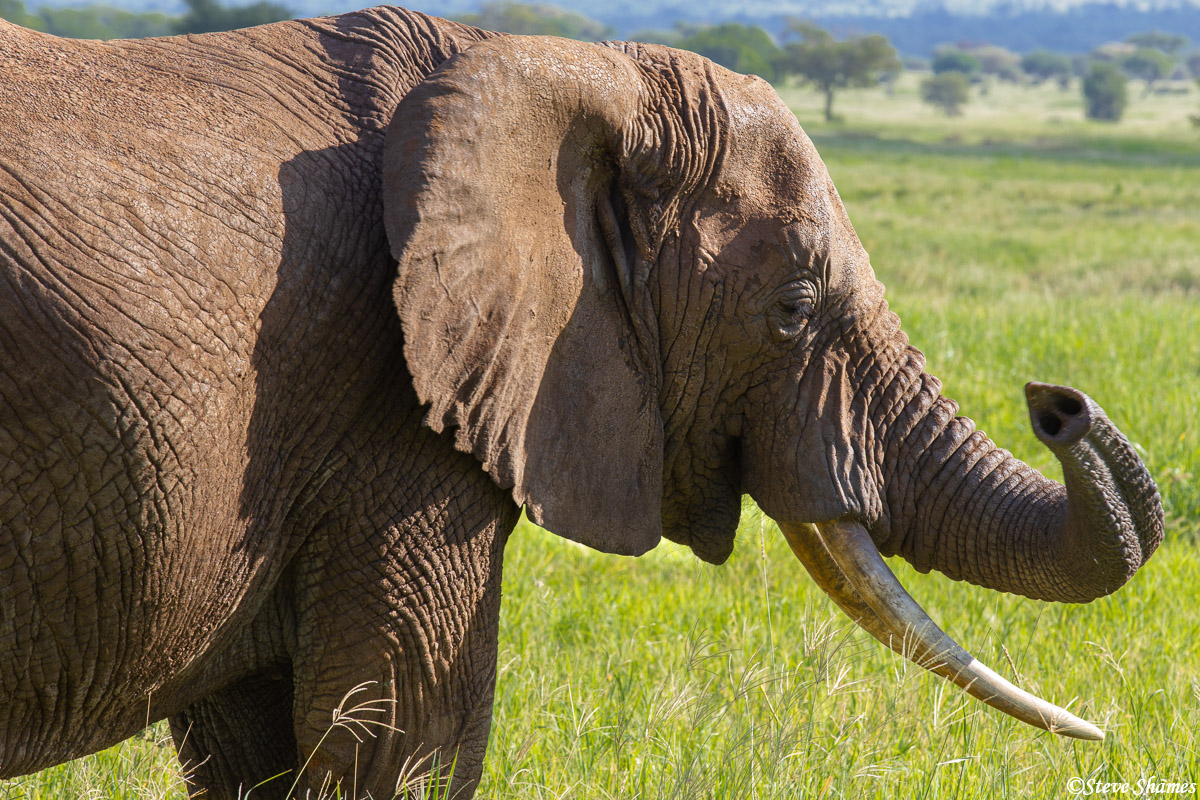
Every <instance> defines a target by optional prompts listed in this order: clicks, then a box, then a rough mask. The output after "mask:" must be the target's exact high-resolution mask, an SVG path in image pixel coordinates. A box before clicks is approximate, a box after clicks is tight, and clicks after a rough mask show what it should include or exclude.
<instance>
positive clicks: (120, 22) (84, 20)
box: [38, 6, 177, 39]
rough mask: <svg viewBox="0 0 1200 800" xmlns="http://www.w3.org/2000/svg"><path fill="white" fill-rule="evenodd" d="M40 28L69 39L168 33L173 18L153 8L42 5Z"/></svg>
mask: <svg viewBox="0 0 1200 800" xmlns="http://www.w3.org/2000/svg"><path fill="white" fill-rule="evenodd" d="M38 14H39V15H40V16H41V18H42V20H43V21H44V22H45V26H44V28H43V29H44V30H45V31H46V32H47V33H53V34H54V35H55V36H66V37H68V38H71V39H141V38H144V37H146V36H169V35H170V34H172V33H174V32H175V24H176V21H177V20H176V19H175V18H172V17H168V16H167V15H166V14H160V13H156V12H146V13H141V14H138V13H134V12H131V11H125V10H124V9H120V8H113V7H112V6H81V7H79V8H51V7H49V6H45V7H43V8H42V9H41V10H40V11H39V12H38Z"/></svg>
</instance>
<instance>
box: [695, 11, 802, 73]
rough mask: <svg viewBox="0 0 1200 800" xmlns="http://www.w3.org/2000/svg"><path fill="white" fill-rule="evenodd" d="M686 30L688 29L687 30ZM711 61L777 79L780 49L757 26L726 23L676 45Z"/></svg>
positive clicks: (705, 28) (697, 32)
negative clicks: (776, 67)
mask: <svg viewBox="0 0 1200 800" xmlns="http://www.w3.org/2000/svg"><path fill="white" fill-rule="evenodd" d="M685 30H687V29H685ZM675 46H676V47H680V48H682V49H684V50H691V51H692V52H693V53H699V54H700V55H702V56H704V57H705V58H711V59H712V60H713V61H715V62H717V63H718V64H720V65H721V66H723V67H728V68H729V69H731V70H733V71H734V72H745V73H747V74H750V75H757V76H759V77H760V78H763V79H765V80H768V81H773V80H775V63H776V62H777V61H778V60H779V56H780V54H781V53H780V50H779V46H778V45H776V44H775V40H774V39H772V38H771V35H770V34H769V33H767V32H766V31H764V30H763V29H762V28H760V27H758V26H757V25H743V24H741V23H740V22H724V23H721V24H720V25H706V26H703V27H699V28H695V29H692V30H691V31H690V32H689V33H687V35H685V36H684V37H683V38H682V39H680V40H679V43H678V44H676V45H675Z"/></svg>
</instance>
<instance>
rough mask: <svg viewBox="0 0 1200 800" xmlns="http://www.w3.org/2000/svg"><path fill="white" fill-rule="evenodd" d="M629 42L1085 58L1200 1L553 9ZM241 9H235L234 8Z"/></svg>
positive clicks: (731, 0) (1192, 26)
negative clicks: (795, 20)
mask: <svg viewBox="0 0 1200 800" xmlns="http://www.w3.org/2000/svg"><path fill="white" fill-rule="evenodd" d="M103 1H104V2H105V3H106V4H107V5H114V6H119V7H121V8H124V9H127V10H130V11H161V12H164V13H169V14H180V13H183V11H185V10H186V9H185V7H184V5H183V2H182V0H103ZM279 1H280V2H283V3H284V5H287V6H288V7H289V8H291V9H292V10H293V11H294V12H295V14H296V15H297V16H301V17H305V16H319V15H322V14H339V13H342V12H344V11H351V10H354V9H357V8H362V7H364V6H367V5H374V4H376V3H377V2H380V1H381V0H279ZM551 1H552V2H553V4H554V5H557V6H560V7H562V8H565V9H568V10H571V11H577V12H579V13H581V14H585V15H587V16H589V17H592V18H593V19H597V20H599V21H600V22H604V23H607V24H608V25H611V26H612V27H613V28H615V29H616V30H617V35H618V36H619V37H629V36H631V35H632V34H635V33H637V32H638V31H645V30H648V29H659V30H667V29H670V28H672V27H673V26H674V25H675V24H676V23H677V22H680V21H685V22H698V23H715V22H724V21H736V22H745V23H751V24H755V25H761V26H762V27H764V28H766V29H767V30H768V31H770V32H771V33H773V34H778V33H779V32H781V31H782V30H783V26H784V20H785V19H786V18H787V17H801V18H804V19H809V20H813V21H815V22H817V23H818V24H820V25H822V26H823V27H827V28H830V29H833V30H834V31H835V32H837V33H839V34H847V33H882V34H883V35H885V36H887V37H888V38H889V39H891V40H892V43H893V45H894V46H895V47H896V49H898V50H899V51H900V52H901V53H904V54H907V55H917V56H928V55H929V54H930V53H931V52H932V50H933V48H934V47H935V46H937V45H938V44H943V43H958V42H972V43H985V42H986V43H990V44H996V45H1001V46H1003V47H1007V48H1009V49H1011V50H1016V51H1018V52H1027V51H1029V50H1034V49H1037V48H1043V47H1044V48H1047V49H1051V50H1059V51H1062V52H1070V53H1083V52H1087V51H1089V50H1091V49H1092V48H1094V47H1096V46H1097V45H1100V44H1103V43H1104V42H1109V41H1117V40H1121V39H1124V38H1125V37H1126V36H1128V35H1129V34H1131V33H1137V32H1140V31H1148V30H1165V31H1169V32H1171V33H1176V34H1181V35H1184V36H1187V37H1188V38H1189V39H1191V41H1192V43H1193V46H1196V47H1200V0H1159V1H1158V2H1155V0H1149V1H1148V2H1146V1H1145V0H1137V2H1136V4H1135V3H1132V2H1131V3H1125V4H1117V3H1097V2H1087V1H1086V0H998V1H997V2H992V0H942V1H941V2H933V3H931V2H930V0H740V2H739V1H738V0H607V1H606V2H597V0H557V1H556V2H554V0H551ZM86 2H87V0H42V2H41V3H39V2H38V0H32V1H31V2H27V6H28V7H31V8H36V7H38V6H39V5H43V4H44V5H52V6H70V5H83V4H86ZM235 2H236V0H235ZM481 2H482V0H408V2H405V0H398V4H400V5H405V6H407V7H408V8H412V9H416V10H418V11H424V12H426V13H429V14H434V15H437V16H444V17H453V16H459V15H461V14H465V13H469V12H472V11H476V10H478V8H479V6H480V5H481Z"/></svg>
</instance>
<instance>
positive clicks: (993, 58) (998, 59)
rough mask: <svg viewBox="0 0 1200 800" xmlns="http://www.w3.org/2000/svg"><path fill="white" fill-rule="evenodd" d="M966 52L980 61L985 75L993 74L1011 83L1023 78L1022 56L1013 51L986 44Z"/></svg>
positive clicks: (980, 66)
mask: <svg viewBox="0 0 1200 800" xmlns="http://www.w3.org/2000/svg"><path fill="white" fill-rule="evenodd" d="M966 52H968V53H969V54H970V55H972V56H974V57H975V60H977V61H978V62H979V69H980V71H981V72H983V74H984V75H992V76H994V77H996V78H998V79H1000V80H1002V81H1008V82H1010V83H1018V82H1019V81H1020V80H1021V57H1020V56H1018V55H1017V54H1016V53H1014V52H1013V51H1011V50H1009V49H1007V48H1005V47H998V46H996V45H994V44H984V45H978V46H976V47H972V48H970V49H969V50H967V51H966Z"/></svg>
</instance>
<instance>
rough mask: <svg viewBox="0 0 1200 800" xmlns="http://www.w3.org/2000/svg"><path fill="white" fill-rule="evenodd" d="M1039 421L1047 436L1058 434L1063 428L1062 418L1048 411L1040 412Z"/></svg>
mask: <svg viewBox="0 0 1200 800" xmlns="http://www.w3.org/2000/svg"><path fill="white" fill-rule="evenodd" d="M1037 421H1038V425H1040V426H1041V428H1042V430H1043V431H1045V433H1046V435H1047V436H1057V435H1058V432H1059V431H1061V430H1062V426H1063V425H1062V420H1060V419H1059V418H1058V417H1057V416H1055V415H1054V414H1051V413H1050V412H1048V411H1042V412H1039V413H1038V417H1037Z"/></svg>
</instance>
